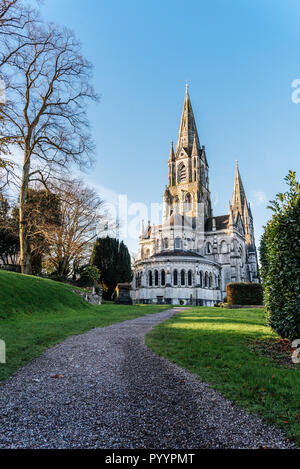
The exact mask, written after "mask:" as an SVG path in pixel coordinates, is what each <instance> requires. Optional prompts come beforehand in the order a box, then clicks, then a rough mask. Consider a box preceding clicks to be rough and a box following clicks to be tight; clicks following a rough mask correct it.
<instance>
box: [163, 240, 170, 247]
mask: <svg viewBox="0 0 300 469" xmlns="http://www.w3.org/2000/svg"><path fill="white" fill-rule="evenodd" d="M168 246H169V240H168V238H165V239H164V249H168Z"/></svg>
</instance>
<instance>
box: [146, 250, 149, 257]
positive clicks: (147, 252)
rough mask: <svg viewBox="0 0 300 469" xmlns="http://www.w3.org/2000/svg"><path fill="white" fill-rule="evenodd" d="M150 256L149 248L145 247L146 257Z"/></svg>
mask: <svg viewBox="0 0 300 469" xmlns="http://www.w3.org/2000/svg"><path fill="white" fill-rule="evenodd" d="M149 256H150V249H146V257H149Z"/></svg>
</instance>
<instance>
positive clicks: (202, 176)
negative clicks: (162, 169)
mask: <svg viewBox="0 0 300 469" xmlns="http://www.w3.org/2000/svg"><path fill="white" fill-rule="evenodd" d="M168 167H169V177H168V182H169V184H168V186H167V188H166V191H165V193H164V220H163V221H164V223H167V222H168V217H171V216H172V215H173V214H175V213H178V214H180V216H184V217H185V218H187V219H190V224H191V225H193V226H194V227H196V226H197V227H198V229H200V230H201V229H202V231H204V223H205V219H206V218H209V217H211V216H212V208H211V200H210V191H209V177H208V164H207V159H206V154H205V147H204V146H201V145H200V140H199V136H198V131H197V126H196V122H195V118H194V113H193V108H192V104H191V100H190V96H189V91H188V86H186V92H185V98H184V104H183V110H182V115H181V119H180V126H179V132H178V137H177V145H176V149H175V151H174V147H173V142H172V143H171V149H170V155H169V161H168Z"/></svg>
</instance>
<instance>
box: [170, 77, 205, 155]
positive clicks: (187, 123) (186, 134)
mask: <svg viewBox="0 0 300 469" xmlns="http://www.w3.org/2000/svg"><path fill="white" fill-rule="evenodd" d="M194 136H195V139H196V145H197V148H200V143H199V137H198V132H197V127H196V122H195V118H194V113H193V108H192V104H191V100H190V95H189V88H188V85H187V84H186V89H185V98H184V104H183V110H182V114H181V120H180V126H179V132H178V139H177V145H176V154H177V153H178V152H179V151H180V150H181V149H182V148H184V150H185V151H186V152H187V153H188V155H189V156H190V155H191V151H192V147H193V141H194Z"/></svg>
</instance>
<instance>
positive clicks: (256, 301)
mask: <svg viewBox="0 0 300 469" xmlns="http://www.w3.org/2000/svg"><path fill="white" fill-rule="evenodd" d="M226 293H227V303H228V304H229V305H262V304H263V290H262V286H261V284H260V283H250V282H234V283H228V284H227V285H226Z"/></svg>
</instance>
